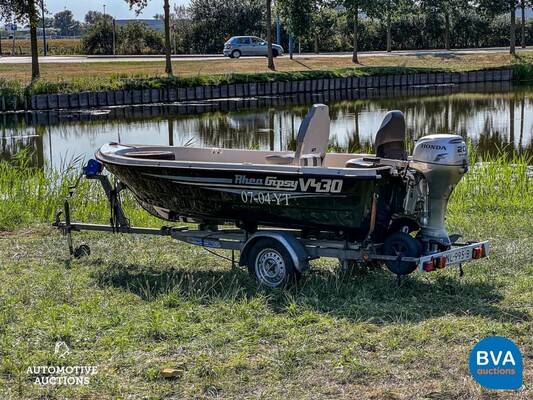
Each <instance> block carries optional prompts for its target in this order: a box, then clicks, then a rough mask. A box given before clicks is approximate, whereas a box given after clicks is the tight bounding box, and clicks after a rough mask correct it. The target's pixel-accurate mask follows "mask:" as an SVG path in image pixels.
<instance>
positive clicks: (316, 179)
mask: <svg viewBox="0 0 533 400" xmlns="http://www.w3.org/2000/svg"><path fill="white" fill-rule="evenodd" d="M329 127H330V119H329V110H328V107H327V106H326V105H323V104H315V105H313V106H312V107H311V109H310V111H309V113H308V114H307V115H306V116H305V118H304V119H303V121H302V124H301V126H300V129H299V132H298V137H297V146H296V150H295V151H294V152H289V151H284V152H276V151H258V150H235V149H223V148H193V147H173V146H154V145H137V144H120V143H116V142H110V143H107V144H105V145H103V146H102V147H101V148H100V149H99V150H98V151H97V152H96V160H90V161H89V163H88V164H87V166H86V167H85V168H84V171H85V176H86V177H87V178H89V179H98V180H100V181H101V183H102V184H103V187H104V189H105V191H106V193H107V197H108V199H109V201H110V202H111V204H112V206H113V207H112V209H113V218H112V222H111V225H110V226H106V225H89V224H72V223H71V222H70V215H69V208H68V201H67V202H66V203H65V211H66V214H67V221H66V222H62V221H60V220H59V216H58V217H57V218H56V222H55V226H57V227H59V228H61V229H62V231H63V232H64V233H66V234H68V236H69V248H70V251H71V253H72V254H74V255H79V254H82V253H84V252H88V247H87V246H85V245H84V246H82V247H79V248H76V249H73V246H72V239H71V232H72V231H76V230H81V229H92V230H104V231H105V230H110V231H113V232H123V233H150V234H163V235H170V236H172V237H173V238H175V239H178V240H182V241H185V242H187V243H191V244H197V245H200V246H204V247H213V248H226V249H232V250H238V251H240V253H241V255H240V259H239V264H241V265H247V266H248V270H249V272H250V274H251V275H252V276H253V277H255V278H258V279H259V280H260V281H261V283H263V284H266V285H268V286H272V287H275V286H284V285H287V284H290V283H293V282H295V281H297V280H298V279H299V277H300V275H301V273H303V272H305V271H306V270H307V269H308V266H309V261H310V260H311V259H314V258H317V257H324V256H325V257H337V258H339V259H341V260H342V261H343V264H344V266H345V267H347V266H348V265H349V264H350V263H352V262H354V261H357V262H372V261H381V262H384V263H385V264H386V265H387V267H388V268H389V270H391V271H392V272H393V273H395V274H396V275H397V276H398V277H400V276H402V275H406V274H409V273H411V272H413V271H414V270H415V269H417V267H418V269H419V271H420V272H430V271H433V270H436V269H442V268H445V267H446V266H450V265H454V264H459V265H462V263H464V262H466V261H470V260H472V259H479V258H483V257H485V256H487V255H488V252H489V242H488V241H482V242H476V243H474V242H467V243H462V244H459V243H458V240H459V238H460V235H448V233H447V231H446V228H445V215H446V207H447V203H448V200H449V198H450V195H451V193H452V191H453V189H454V188H455V186H456V185H457V184H458V183H459V181H460V180H461V178H462V177H463V176H464V174H465V173H467V171H468V153H467V146H466V143H465V142H464V140H463V138H462V137H461V136H459V135H453V134H436V135H429V136H425V137H423V138H421V139H419V140H418V141H417V142H416V145H415V147H414V151H413V154H412V156H408V155H407V152H406V150H405V137H406V124H405V118H404V115H403V113H401V112H400V111H397V110H395V111H390V112H389V113H387V115H386V116H385V118H384V120H383V122H382V124H381V127H380V128H379V130H378V132H377V134H376V139H375V148H376V154H348V153H329V152H327V146H328V141H329ZM104 168H105V169H106V170H108V171H109V172H110V173H111V174H112V175H114V176H115V177H116V178H117V179H118V183H117V184H116V185H115V186H114V187H112V186H111V183H110V181H109V179H108V176H107V175H105V174H103V169H104ZM126 188H127V189H128V190H130V191H131V192H132V193H133V195H134V197H135V199H136V200H137V201H138V202H139V204H140V205H141V206H142V207H143V208H144V209H145V210H146V211H148V212H149V213H150V214H152V215H154V216H156V217H159V218H161V219H163V220H166V221H170V222H194V223H197V224H198V229H195V230H192V229H189V228H185V227H174V228H163V229H156V230H154V229H147V228H133V227H131V226H130V224H129V221H128V219H127V218H126V216H125V215H124V212H123V211H122V208H121V205H120V201H119V197H118V193H119V192H120V191H121V190H123V189H126ZM228 224H230V225H234V226H235V227H236V228H237V229H234V228H233V229H227V228H223V229H221V226H225V225H228ZM461 273H462V268H461Z"/></svg>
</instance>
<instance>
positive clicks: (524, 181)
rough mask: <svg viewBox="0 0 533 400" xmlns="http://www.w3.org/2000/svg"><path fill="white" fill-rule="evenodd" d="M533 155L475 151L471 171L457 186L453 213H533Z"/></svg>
mask: <svg viewBox="0 0 533 400" xmlns="http://www.w3.org/2000/svg"><path fill="white" fill-rule="evenodd" d="M532 164H533V158H532V157H530V156H524V155H517V154H515V153H512V154H509V152H507V151H505V150H504V149H502V150H500V151H499V153H498V154H497V155H490V154H488V153H487V154H482V155H479V154H477V152H475V151H474V152H471V162H470V170H469V172H468V173H467V174H466V175H465V177H464V178H463V179H462V180H461V181H460V182H459V184H458V185H457V187H456V188H455V190H454V192H453V194H452V199H451V202H450V206H449V211H451V212H476V213H484V212H497V213H501V214H507V213H513V214H517V213H520V214H527V213H530V214H531V213H533V167H532Z"/></svg>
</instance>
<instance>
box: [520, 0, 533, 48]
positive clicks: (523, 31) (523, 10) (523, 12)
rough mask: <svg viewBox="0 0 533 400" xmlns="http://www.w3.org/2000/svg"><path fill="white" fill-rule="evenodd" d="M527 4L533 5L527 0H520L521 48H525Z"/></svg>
mask: <svg viewBox="0 0 533 400" xmlns="http://www.w3.org/2000/svg"><path fill="white" fill-rule="evenodd" d="M527 6H533V4H532V3H531V1H529V0H520V10H521V17H522V20H521V22H520V28H521V29H520V44H521V45H522V48H523V49H525V48H526V7H527Z"/></svg>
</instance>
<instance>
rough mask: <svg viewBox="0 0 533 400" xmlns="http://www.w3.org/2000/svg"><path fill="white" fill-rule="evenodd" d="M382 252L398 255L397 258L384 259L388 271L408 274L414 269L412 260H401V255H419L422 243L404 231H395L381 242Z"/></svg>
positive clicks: (414, 265) (414, 264)
mask: <svg viewBox="0 0 533 400" xmlns="http://www.w3.org/2000/svg"><path fill="white" fill-rule="evenodd" d="M383 254H385V255H387V256H399V259H398V260H386V261H385V264H386V265H387V268H388V269H389V271H391V272H392V273H394V274H396V275H408V274H410V273H411V272H413V271H414V270H415V269H416V263H415V262H413V261H401V257H420V256H421V255H422V244H421V243H420V242H419V241H418V240H417V239H415V238H413V237H412V236H411V235H409V234H407V233H405V232H396V233H393V234H392V235H390V236H389V237H387V238H386V239H385V241H384V242H383Z"/></svg>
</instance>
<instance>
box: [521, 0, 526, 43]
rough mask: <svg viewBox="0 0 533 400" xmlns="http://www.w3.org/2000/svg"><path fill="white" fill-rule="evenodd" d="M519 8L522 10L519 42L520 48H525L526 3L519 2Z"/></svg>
mask: <svg viewBox="0 0 533 400" xmlns="http://www.w3.org/2000/svg"><path fill="white" fill-rule="evenodd" d="M520 8H521V9H522V23H521V25H522V32H521V34H522V37H521V38H520V39H521V40H520V42H521V44H522V48H523V49H525V48H526V1H525V0H522V1H521V2H520Z"/></svg>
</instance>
